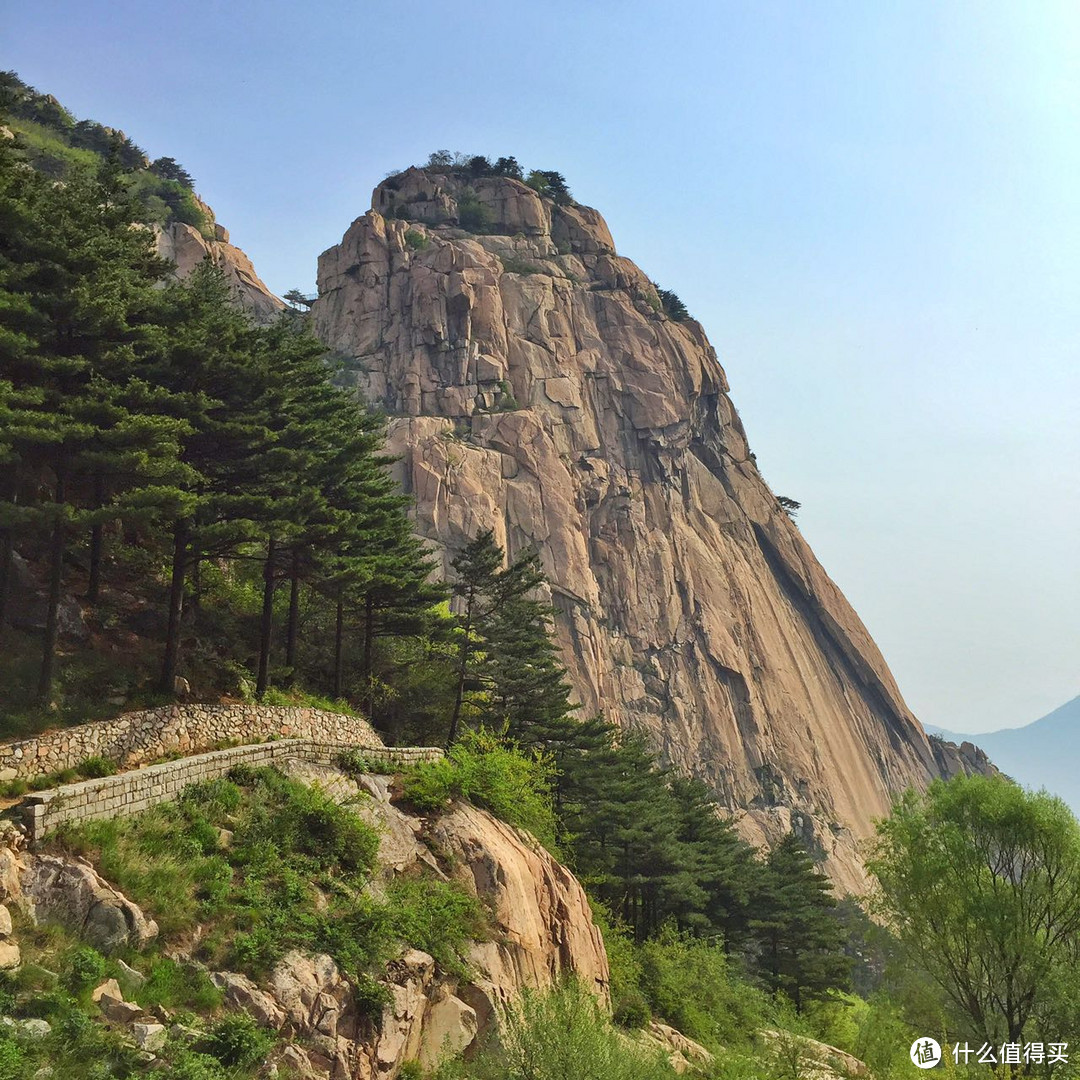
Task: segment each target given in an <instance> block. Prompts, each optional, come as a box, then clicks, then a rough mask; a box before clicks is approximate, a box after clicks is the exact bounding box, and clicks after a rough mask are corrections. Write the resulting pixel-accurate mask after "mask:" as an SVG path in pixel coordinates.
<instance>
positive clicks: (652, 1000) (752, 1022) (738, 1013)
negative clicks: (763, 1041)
mask: <svg viewBox="0 0 1080 1080" xmlns="http://www.w3.org/2000/svg"><path fill="white" fill-rule="evenodd" d="M639 958H640V964H641V972H642V974H641V989H642V992H643V993H644V995H645V999H646V1000H647V1001H648V1003H649V1007H650V1009H651V1010H652V1011H653V1013H654V1014H655V1015H657V1016H660V1017H662V1018H663V1019H664V1020H665V1021H667V1023H669V1024H671V1025H672V1027H675V1028H677V1029H678V1030H679V1031H681V1032H682V1033H683V1034H684V1035H689V1036H690V1038H692V1039H696V1040H697V1041H698V1042H700V1043H702V1044H704V1045H705V1046H707V1047H709V1048H710V1049H716V1048H718V1047H721V1046H737V1045H739V1044H740V1043H744V1044H745V1043H746V1042H747V1041H748V1039H749V1038H750V1037H751V1036H752V1035H753V1033H754V1032H755V1031H756V1030H758V1029H759V1028H761V1027H764V1026H766V1021H767V1019H769V1018H770V1013H771V1011H772V1010H771V1008H770V1002H769V999H768V997H767V996H766V995H765V994H764V993H762V992H761V991H760V990H758V989H757V988H755V987H753V986H752V985H750V983H749V982H748V981H747V980H746V979H745V978H744V977H742V975H741V973H739V972H738V971H733V970H732V965H731V963H730V961H729V960H728V958H727V957H726V956H725V955H724V950H723V949H722V948H720V947H719V946H717V945H715V944H713V943H711V942H709V941H706V940H704V939H701V938H693V937H691V936H690V935H688V934H685V933H683V934H680V933H677V932H676V931H674V930H673V929H671V928H670V927H668V928H665V929H664V930H663V931H662V932H661V933H660V934H659V935H658V936H657V937H655V938H652V939H650V940H648V941H646V942H644V943H643V944H642V945H641V947H640V950H639Z"/></svg>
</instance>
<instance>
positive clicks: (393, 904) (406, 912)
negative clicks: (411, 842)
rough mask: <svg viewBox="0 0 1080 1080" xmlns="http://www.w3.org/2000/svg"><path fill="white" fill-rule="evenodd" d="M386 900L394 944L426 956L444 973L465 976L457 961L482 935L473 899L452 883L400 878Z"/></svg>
mask: <svg viewBox="0 0 1080 1080" xmlns="http://www.w3.org/2000/svg"><path fill="white" fill-rule="evenodd" d="M386 899H387V906H388V909H389V911H390V919H391V922H390V925H391V928H392V932H393V934H394V936H395V938H396V939H397V940H398V941H402V942H407V943H408V944H409V945H411V946H413V947H415V948H418V949H422V950H423V951H424V952H426V953H429V954H430V955H431V956H433V957H435V959H436V961H438V963H439V966H440V967H441V968H442V969H443V970H444V971H447V972H450V973H451V974H455V975H459V976H462V977H464V976H466V975H467V971H466V968H465V965H464V963H463V961H462V959H461V958H462V956H464V954H465V952H466V949H467V946H468V944H469V942H470V941H474V940H479V939H482V938H483V937H484V936H485V932H486V928H485V923H484V919H483V916H482V912H481V909H480V906H479V904H478V902H477V900H476V897H474V896H473V895H472V894H471V893H468V892H466V891H465V890H464V889H463V888H462V887H461V886H460V885H458V884H457V883H456V882H447V881H430V880H427V879H423V878H400V879H398V880H396V881H394V882H393V883H392V884H391V885H390V887H389V888H388V890H387V897H386Z"/></svg>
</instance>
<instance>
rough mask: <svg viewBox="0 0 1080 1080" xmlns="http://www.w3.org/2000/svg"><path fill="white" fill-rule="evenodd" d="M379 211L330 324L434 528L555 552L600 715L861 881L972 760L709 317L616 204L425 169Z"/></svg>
mask: <svg viewBox="0 0 1080 1080" xmlns="http://www.w3.org/2000/svg"><path fill="white" fill-rule="evenodd" d="M372 205H373V207H374V209H372V210H371V211H369V212H368V213H366V214H364V215H363V216H362V217H360V218H358V219H357V220H356V221H355V222H353V224H352V226H351V227H350V228H349V230H348V231H347V232H346V234H345V236H344V239H343V240H342V242H341V243H340V244H339V245H338V246H336V247H334V248H331V249H330V250H329V251H327V252H325V253H324V254H323V255H322V257H321V258H320V260H319V299H318V301H317V302H316V304H315V307H314V309H313V311H314V320H315V327H316V331H317V333H318V334H319V335H320V336H321V337H322V339H323V340H324V341H325V342H326V343H327V344H328V345H329V346H330V347H332V348H333V349H334V350H335V351H336V352H337V353H338V355H339V356H344V357H347V358H351V368H352V372H353V377H354V379H355V381H356V383H357V385H358V386H359V387H360V388H361V389H362V390H363V391H364V393H365V394H366V395H367V396H368V397H369V399H370V400H371V401H372V402H373V403H375V404H377V405H380V406H381V407H383V408H384V409H386V410H387V412H388V413H389V414H390V416H391V418H392V419H391V423H390V449H391V450H392V451H393V452H394V453H396V454H399V455H401V461H400V464H399V466H398V469H399V473H400V477H401V480H402V483H403V485H404V487H405V489H406V490H407V491H408V492H410V493H411V494H412V495H413V496H414V497H415V499H416V515H417V523H418V527H419V529H420V531H421V532H422V533H423V535H425V536H426V537H428V538H429V539H430V540H432V541H433V542H434V543H435V545H436V546H437V548H438V549H439V550H441V551H442V552H443V556H444V560H445V562H446V563H447V565H448V563H449V559H450V558H451V557H452V555H453V553H454V552H455V551H456V550H458V549H460V547H461V545H462V544H463V543H464V542H465V540H466V539H468V538H470V537H472V536H473V535H475V534H476V533H477V532H478V531H480V530H482V529H485V528H494V529H495V532H496V538H497V540H498V541H499V543H500V544H503V545H504V546H505V547H506V548H507V549H508V551H509V552H510V553H511V555H514V554H516V553H518V552H520V551H521V550H522V549H524V548H527V547H530V546H535V547H537V548H538V549H539V551H540V553H541V556H542V561H543V566H544V569H545V571H546V573H547V575H548V577H549V579H550V580H551V582H552V586H551V588H552V602H553V604H554V606H555V608H556V610H557V632H558V635H559V639H560V642H561V645H562V649H563V654H564V658H565V661H566V663H567V665H568V667H569V669H570V673H571V678H572V681H573V685H574V688H575V691H576V693H577V695H578V698H579V699H580V701H581V703H582V708H583V711H585V712H586V713H591V712H594V711H597V710H602V711H603V712H604V713H606V714H607V716H608V717H610V718H611V719H613V720H615V721H617V722H618V723H619V724H621V725H627V726H632V727H636V728H643V729H645V730H646V731H648V732H649V734H650V736H651V737H652V739H653V741H654V742H655V744H656V745H657V746H658V747H659V748H661V749H662V751H663V753H664V755H665V757H666V759H667V760H668V761H670V762H671V763H672V764H674V765H675V766H677V767H678V768H679V769H681V770H684V771H686V772H689V773H693V774H695V775H697V776H700V777H701V778H702V779H704V780H705V781H707V782H708V784H709V785H710V786H711V787H712V788H713V790H715V791H716V792H717V794H718V796H719V798H720V800H721V801H722V803H723V804H724V805H726V806H728V807H730V808H731V809H733V810H735V811H739V812H740V813H741V815H742V828H743V830H744V832H745V833H746V834H747V835H748V836H749V837H750V838H752V839H754V840H756V841H759V842H768V841H771V840H774V839H776V838H778V837H779V836H781V835H783V834H784V833H785V832H787V831H788V830H790V829H791V828H795V829H796V830H797V831H799V832H800V833H801V834H802V835H803V836H804V837H805V838H806V839H807V840H808V841H810V842H811V843H812V844H813V845H814V846H815V847H816V848H817V850H818V851H819V853H820V855H821V856H822V857H823V860H824V864H825V866H826V868H827V869H828V871H829V873H830V874H831V876H832V877H833V878H834V879H835V880H836V881H837V882H839V883H840V884H841V885H843V886H845V887H848V888H858V887H859V885H860V883H861V880H862V877H861V869H860V865H859V860H858V856H857V852H856V848H857V845H858V842H859V840H860V839H861V838H862V837H864V836H866V835H867V833H868V832H869V830H870V828H871V821H872V819H873V818H874V817H877V816H880V815H883V814H884V813H886V811H887V810H888V808H889V805H890V802H891V799H892V797H893V796H894V795H896V794H897V793H899V792H900V791H902V790H903V789H904V788H906V787H907V786H909V785H911V784H916V785H924V784H926V783H927V782H928V781H929V780H930V779H931V778H932V777H934V776H937V775H942V774H949V773H952V772H955V771H957V770H958V769H961V768H966V767H969V765H970V766H975V764H976V763H975V762H974V761H973V762H970V763H968V764H967V765H965V764H964V763H963V761H962V760H961V758H960V755H959V753H958V752H957V751H956V748H948V747H945V746H943V745H942V746H940V747H938V748H936V749H935V748H934V747H932V746H931V744H930V743H929V742H928V740H927V738H926V735H925V734H924V732H923V730H922V728H921V727H920V725H919V724H918V722H917V721H916V720H915V718H914V717H913V716H912V714H911V712H910V710H909V709H908V708H907V706H906V704H905V703H904V700H903V698H902V696H901V694H900V692H899V690H898V688H897V686H896V683H895V681H894V680H893V677H892V675H891V673H890V672H889V670H888V667H887V666H886V664H885V661H884V660H883V658H882V656H881V654H880V652H879V651H878V649H877V647H876V646H875V644H874V642H873V641H872V640H871V638H870V635H869V634H868V633H867V631H866V628H865V627H864V626H863V625H862V623H861V622H860V620H859V618H858V616H857V615H856V613H855V612H854V611H853V610H852V608H851V606H850V605H849V604H848V603H847V601H846V600H845V599H844V597H843V595H842V594H841V592H840V590H839V589H838V588H837V587H836V585H835V584H834V583H833V582H832V581H831V580H830V579H829V577H828V576H827V575H826V573H825V571H824V570H823V569H822V568H821V566H820V565H819V563H818V562H817V560H816V559H815V558H814V555H813V553H812V552H811V550H810V548H809V547H808V546H807V544H806V543H805V541H804V540H803V538H802V536H801V535H800V533H799V530H798V529H797V528H796V526H795V525H794V524H793V523H792V521H791V520H790V519H789V517H788V515H787V514H786V513H785V512H784V510H783V508H782V507H781V505H780V504H779V502H778V500H777V498H776V497H775V496H774V495H773V493H772V492H771V491H770V490H769V488H768V486H767V485H766V484H765V482H764V480H763V479H762V478H761V475H760V473H759V472H758V470H757V467H756V464H755V461H754V457H753V455H752V454H751V453H750V451H749V447H748V445H747V441H746V435H745V433H744V431H743V427H742V424H741V422H740V420H739V417H738V414H737V413H736V412H735V409H734V406H733V405H732V403H731V400H730V398H729V397H728V394H727V390H728V385H727V380H726V378H725V375H724V372H723V370H722V368H721V367H720V364H719V363H718V361H717V358H716V354H715V352H714V350H713V348H712V346H711V345H710V344H709V341H708V339H707V338H706V336H705V333H704V331H703V329H702V327H701V326H700V325H699V324H698V323H697V322H695V321H694V320H692V319H689V318H683V319H674V318H671V317H669V316H668V315H667V314H665V311H664V309H663V302H662V299H661V296H660V295H659V294H658V292H657V290H656V288H655V287H654V285H653V284H652V283H650V281H649V279H648V278H647V277H646V276H645V274H643V273H642V272H641V270H639V269H638V268H637V266H635V265H634V264H633V263H632V262H631V261H630V260H628V259H626V258H623V257H621V256H619V255H618V254H617V253H616V251H615V247H614V243H613V241H612V239H611V235H610V233H609V232H608V228H607V226H606V224H605V223H604V221H603V219H602V217H601V216H600V214H599V213H597V212H596V211H595V210H593V209H591V208H589V207H585V206H580V205H578V204H575V203H572V202H566V201H565V200H564V201H562V202H561V203H557V202H555V201H554V200H553V199H550V198H544V197H541V195H539V194H538V193H537V192H536V191H535V190H533V189H532V188H530V187H528V186H526V185H525V184H523V183H521V182H519V181H517V180H514V179H510V178H506V177H486V178H483V179H478V180H469V179H466V178H465V177H463V176H462V175H461V174H460V173H455V172H454V171H453V170H439V169H427V170H424V169H410V170H408V171H406V172H404V173H400V174H397V175H394V176H392V177H390V178H388V179H387V180H385V181H384V182H383V183H382V184H380V185H379V186H378V188H376V190H375V192H374V196H373V201H372ZM462 223H468V224H469V226H470V227H469V228H468V229H465V228H463V227H461V226H462ZM676 314H680V313H678V312H677V310H676ZM978 767H982V766H978Z"/></svg>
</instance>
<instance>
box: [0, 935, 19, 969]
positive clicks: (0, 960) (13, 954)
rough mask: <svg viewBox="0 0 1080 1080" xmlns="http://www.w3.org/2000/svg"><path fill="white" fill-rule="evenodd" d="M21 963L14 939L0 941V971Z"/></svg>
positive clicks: (15, 966)
mask: <svg viewBox="0 0 1080 1080" xmlns="http://www.w3.org/2000/svg"><path fill="white" fill-rule="evenodd" d="M21 963H22V954H21V953H20V951H19V946H18V945H16V944H15V942H14V941H0V971H10V970H11V969H12V968H17V967H18V966H19V964H21Z"/></svg>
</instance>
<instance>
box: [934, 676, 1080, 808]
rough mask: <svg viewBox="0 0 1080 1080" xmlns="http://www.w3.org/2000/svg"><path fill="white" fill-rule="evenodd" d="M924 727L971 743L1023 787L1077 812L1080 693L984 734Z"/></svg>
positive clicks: (943, 735)
mask: <svg viewBox="0 0 1080 1080" xmlns="http://www.w3.org/2000/svg"><path fill="white" fill-rule="evenodd" d="M926 730H927V731H928V732H929V733H931V734H934V735H940V736H941V738H943V739H948V740H949V741H950V742H955V743H958V744H959V743H965V742H967V743H974V744H975V745H976V746H978V747H980V748H981V749H983V750H985V751H986V753H987V754H988V755H989V756H990V758H991V760H992V761H993V762H994V764H995V765H997V767H998V768H999V769H1001V771H1002V772H1004V773H1007V774H1008V775H1009V776H1011V777H1012V778H1013V779H1014V780H1016V781H1018V782H1019V783H1021V784H1023V785H1024V786H1025V787H1031V788H1046V790H1047V791H1049V792H1051V793H1052V794H1054V795H1059V796H1061V798H1062V799H1064V800H1065V801H1066V802H1067V803H1068V804H1069V806H1071V807H1072V809H1073V811H1074V812H1075V813H1077V814H1080V773H1078V772H1077V768H1076V760H1077V757H1078V756H1080V695H1077V696H1076V697H1074V698H1073V699H1072V700H1071V701H1067V702H1065V704H1064V705H1062V706H1060V707H1059V708H1057V709H1054V711H1053V712H1050V713H1047V714H1046V716H1043V717H1040V718H1039V719H1038V720H1035V721H1033V722H1032V723H1030V724H1027V725H1025V726H1024V727H1018V728H1004V729H1002V730H1001V731H991V732H987V733H986V734H985V735H964V734H962V733H960V732H955V731H947V730H945V729H944V728H937V727H933V726H932V725H930V724H927V725H926Z"/></svg>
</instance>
